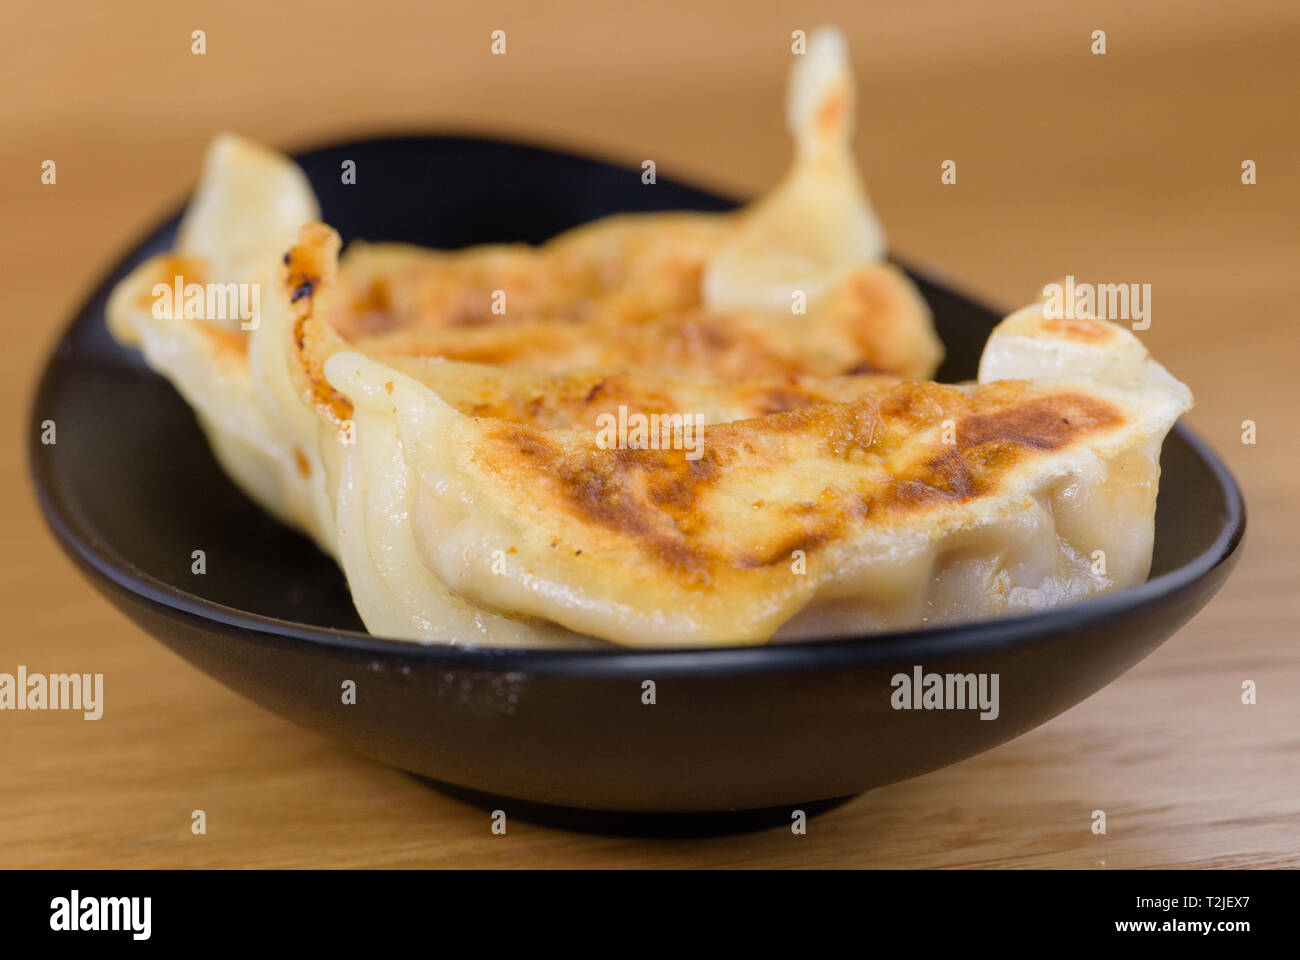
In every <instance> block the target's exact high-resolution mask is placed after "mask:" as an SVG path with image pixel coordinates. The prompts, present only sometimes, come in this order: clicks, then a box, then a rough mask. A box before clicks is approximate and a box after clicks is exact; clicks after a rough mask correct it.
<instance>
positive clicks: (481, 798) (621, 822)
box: [410, 773, 862, 838]
mask: <svg viewBox="0 0 1300 960" xmlns="http://www.w3.org/2000/svg"><path fill="white" fill-rule="evenodd" d="M410 776H412V777H414V778H415V779H417V780H420V781H422V782H424V783H426V784H428V785H429V786H431V787H433V788H434V789H435V790H437V791H438V792H439V793H442V794H445V795H447V796H449V797H452V798H453V799H455V800H459V801H461V802H462V803H467V804H469V805H470V806H473V807H478V808H479V809H481V810H484V811H487V812H489V813H490V812H491V811H493V810H504V811H505V812H506V816H507V817H508V818H509V819H511V820H516V819H517V820H522V821H523V822H524V823H531V824H535V825H537V826H542V827H552V828H555V829H559V830H574V831H578V832H581V833H595V834H603V835H606V836H616V837H665V838H672V837H723V836H728V835H731V834H741V833H754V832H757V831H759V830H772V829H775V828H777V827H785V828H789V826H790V823H791V818H790V815H791V813H792V812H793V811H794V810H802V811H803V812H804V813H805V814H806V815H807V817H808V818H809V819H811V818H812V817H815V816H817V815H818V814H822V813H826V812H827V811H829V810H834V809H835V808H836V807H839V806H841V805H843V804H845V803H847V802H848V801H850V800H852V799H854V797H855V796H862V794H851V795H849V796H845V797H835V798H833V799H831V800H816V801H813V802H810V803H794V804H790V805H788V806H781V807H764V808H761V809H758V810H717V811H710V812H705V813H625V812H622V811H618V810H596V809H589V808H585V807H561V806H555V805H553V804H549V803H534V802H532V801H530V800H516V799H514V798H513V797H502V796H498V795H496V794H492V793H483V792H481V791H478V790H471V789H469V788H468V787H458V786H456V785H455V784H451V783H445V782H443V781H441V780H434V779H432V778H430V777H422V776H420V775H419V774H414V773H413V774H410Z"/></svg>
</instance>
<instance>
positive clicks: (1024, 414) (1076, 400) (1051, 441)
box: [957, 394, 1123, 450]
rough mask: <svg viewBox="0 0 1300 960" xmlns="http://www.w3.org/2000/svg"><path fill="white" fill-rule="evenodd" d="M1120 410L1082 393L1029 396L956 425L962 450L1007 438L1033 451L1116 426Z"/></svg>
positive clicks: (1119, 419)
mask: <svg viewBox="0 0 1300 960" xmlns="http://www.w3.org/2000/svg"><path fill="white" fill-rule="evenodd" d="M1122 419H1123V418H1122V416H1121V414H1120V411H1118V410H1117V409H1115V408H1114V407H1113V406H1111V405H1110V404H1109V403H1106V402H1105V401H1104V400H1098V399H1096V398H1095V397H1089V396H1085V395H1083V394H1065V395H1060V394H1055V395H1050V396H1045V397H1031V398H1029V399H1027V400H1023V401H1021V402H1020V403H1017V404H1015V405H1013V406H1010V407H1007V408H1005V409H1001V410H993V411H990V412H988V413H977V414H973V415H971V416H968V417H965V418H963V419H962V420H961V421H959V422H958V424H957V443H958V445H959V446H960V447H961V448H962V449H968V448H970V447H974V446H977V445H979V444H984V443H994V442H999V441H1006V442H1010V443H1014V444H1018V445H1020V446H1024V447H1033V448H1034V449H1035V450H1060V449H1061V448H1062V447H1065V446H1068V445H1069V444H1070V443H1072V442H1074V441H1076V440H1078V439H1079V438H1080V437H1083V436H1085V435H1087V434H1089V433H1095V432H1096V431H1098V430H1104V429H1107V428H1110V427H1114V426H1117V425H1118V424H1119V423H1120V422H1121V421H1122Z"/></svg>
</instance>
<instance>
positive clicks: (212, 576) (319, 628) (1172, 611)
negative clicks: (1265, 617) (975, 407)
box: [30, 137, 1245, 815]
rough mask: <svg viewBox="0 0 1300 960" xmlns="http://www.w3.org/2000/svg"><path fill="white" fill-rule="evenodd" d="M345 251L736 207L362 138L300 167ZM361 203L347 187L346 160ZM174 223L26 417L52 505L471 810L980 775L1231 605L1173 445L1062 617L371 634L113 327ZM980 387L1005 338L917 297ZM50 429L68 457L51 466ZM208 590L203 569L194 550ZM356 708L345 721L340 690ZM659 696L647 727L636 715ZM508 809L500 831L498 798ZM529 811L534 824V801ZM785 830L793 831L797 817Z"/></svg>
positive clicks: (527, 163)
mask: <svg viewBox="0 0 1300 960" xmlns="http://www.w3.org/2000/svg"><path fill="white" fill-rule="evenodd" d="M297 159H298V162H299V163H300V164H302V166H303V168H304V169H305V170H306V172H307V174H308V176H309V177H310V178H311V181H312V184H313V185H314V187H315V188H316V191H317V194H318V195H319V196H320V199H321V203H322V206H323V208H324V217H325V219H326V220H327V221H328V222H329V223H331V224H333V225H334V226H335V227H336V228H338V230H339V232H340V233H341V234H342V235H343V237H344V239H345V240H350V239H353V238H356V237H364V238H367V239H372V240H405V241H414V242H418V243H422V244H427V245H432V246H438V247H460V246H465V245H467V244H473V243H480V242H484V241H499V240H524V241H530V242H536V241H541V240H544V239H546V238H547V237H550V236H552V235H553V234H555V233H558V232H559V231H561V230H564V229H565V228H568V227H572V226H574V225H576V224H579V223H582V222H583V221H586V220H591V219H593V218H595V217H600V216H604V215H605V214H610V213H614V212H618V211H626V210H660V209H664V210H667V209H678V208H691V209H699V210H723V209H727V208H728V207H730V206H731V205H732V204H731V203H730V202H729V201H726V200H724V199H722V198H720V197H717V196H712V195H709V194H706V193H703V192H700V191H698V190H693V189H690V188H687V187H684V186H680V185H676V184H672V183H669V182H666V181H664V180H660V181H659V182H658V183H657V184H654V185H651V186H647V185H645V184H642V182H641V179H640V176H639V173H638V172H637V171H632V170H625V169H622V168H619V167H616V166H611V165H608V164H605V163H601V162H598V161H594V160H589V159H585V158H581V157H575V156H571V155H569V154H565V153H559V152H552V151H549V150H543V149H537V148H533V147H523V146H518V145H515V144H507V143H499V142H492V141H487V140H479V139H465V138H453V137H403V138H395V139H379V140H364V141H359V142H355V143H348V144H344V145H341V146H334V147H328V148H326V149H322V150H316V151H313V152H311V153H308V154H305V155H303V156H300V157H298V158H297ZM345 159H347V160H355V161H356V164H357V183H356V184H355V185H352V186H344V185H342V184H341V183H340V177H339V170H340V164H341V162H342V161H343V160H345ZM176 223H177V217H175V216H174V217H172V218H170V219H169V220H168V221H167V222H166V223H165V224H163V225H162V226H161V227H159V228H158V229H157V230H155V231H153V232H152V233H151V234H150V235H149V236H148V237H147V238H146V239H145V240H144V242H142V243H140V244H139V245H138V246H136V248H135V249H134V250H132V252H131V253H130V254H129V255H128V256H127V257H126V259H125V260H124V261H123V262H122V263H121V264H120V265H119V266H118V267H117V268H116V269H115V270H113V271H112V273H111V274H110V275H109V276H108V277H106V278H105V279H104V281H103V283H102V284H100V286H99V288H98V289H97V290H96V291H95V293H94V294H93V295H92V296H91V297H90V299H89V301H88V302H87V303H86V304H85V306H84V307H83V308H82V309H81V311H80V312H79V313H78V314H77V317H76V319H75V320H74V321H73V323H72V326H71V327H70V328H69V330H68V331H67V333H66V335H65V336H64V337H63V340H62V341H61V342H60V344H59V346H58V348H57V349H56V350H55V352H54V356H53V357H52V358H51V360H50V363H49V367H48V369H47V370H46V371H45V375H44V378H43V379H42V380H41V384H40V388H39V390H38V393H37V395H36V399H35V403H34V405H33V407H32V412H31V421H32V423H31V427H30V429H31V437H32V439H31V462H32V472H33V474H34V477H35V484H36V491H37V496H38V497H39V499H40V503H41V507H42V508H43V510H44V512H45V516H46V518H47V520H48V521H49V524H50V526H51V528H52V529H53V530H54V533H55V535H56V536H57V537H58V539H59V541H60V542H61V543H62V545H63V547H64V548H65V549H66V550H67V552H68V553H69V554H70V555H71V556H72V557H73V559H74V560H76V562H77V563H78V564H79V565H80V566H81V568H82V569H83V570H85V571H86V572H87V574H88V575H89V576H90V578H91V580H92V582H93V583H94V584H95V585H96V587H98V588H99V589H100V590H101V591H102V592H103V593H104V594H105V595H106V596H107V597H108V598H109V599H110V600H111V601H112V602H113V603H114V604H116V605H117V606H118V607H119V608H120V609H122V610H123V611H124V612H126V613H127V615H129V616H130V617H131V618H132V619H134V620H135V621H136V622H137V623H139V624H140V625H141V626H142V627H143V628H144V629H145V630H146V631H148V632H149V633H151V634H153V635H154V636H156V637H158V638H159V639H161V640H162V641H163V642H164V643H165V644H167V645H168V646H169V647H171V648H172V649H173V650H175V651H176V652H177V653H179V654H180V655H181V656H183V657H185V658H186V659H188V660H190V661H191V662H193V663H194V664H195V665H196V666H198V667H200V668H201V669H203V670H205V671H207V672H208V673H209V674H211V675H212V676H214V677H216V678H217V679H219V680H221V681H222V682H223V683H225V684H227V685H229V686H230V687H232V688H234V689H235V690H238V691H239V692H241V693H243V694H245V695H246V696H248V697H250V698H252V699H253V700H255V701H256V702H258V703H260V704H263V705H264V706H266V707H268V708H270V709H271V710H274V711H276V712H277V713H280V714H282V715H283V716H285V717H287V718H289V719H291V720H293V721H295V722H297V723H299V724H302V725H303V726H305V727H309V728H311V729H313V730H316V731H319V732H320V733H322V734H324V735H325V736H327V737H330V738H332V739H334V740H337V741H338V742H340V743H342V744H345V745H347V746H349V747H351V748H353V749H355V750H357V751H359V752H361V753H364V754H368V755H370V756H372V757H376V758H378V759H380V760H383V761H384V762H386V763H390V764H393V765H395V766H398V767H401V768H404V769H406V770H410V771H414V772H416V773H418V774H421V775H423V776H425V777H429V778H433V779H435V780H437V781H440V782H443V783H446V784H451V785H454V786H456V787H459V788H462V792H464V791H478V792H480V793H481V794H490V795H497V796H500V797H508V798H513V799H514V800H516V801H519V802H522V801H529V802H531V804H530V805H536V804H547V805H559V806H561V807H569V808H584V809H586V810H596V811H633V812H647V813H668V812H703V811H725V810H754V809H759V808H773V807H786V809H787V811H788V808H789V807H790V806H794V805H800V806H803V805H807V804H810V803H813V802H814V801H822V800H827V799H829V798H836V797H841V796H846V795H849V794H853V793H857V792H859V791H862V790H865V789H867V788H869V787H873V786H877V785H880V784H886V783H890V782H891V781H895V780H900V779H903V778H905V777H912V776H916V775H917V774H921V773H924V772H926V771H928V770H933V769H935V768H936V767H941V766H943V765H945V764H949V763H953V762H954V761H957V760H960V759H962V758H963V757H968V756H970V755H971V754H974V753H978V752H979V751H981V750H987V749H988V748H989V747H992V746H995V745H996V744H999V743H1002V742H1004V741H1006V740H1008V739H1010V738H1012V737H1015V736H1017V735H1018V734H1021V733H1024V732H1025V731H1026V730H1029V729H1031V728H1033V727H1035V726H1037V725H1038V724H1040V723H1043V722H1044V721H1046V720H1048V719H1050V718H1052V717H1054V716H1056V715H1057V714H1059V713H1061V712H1062V711H1063V710H1066V709H1067V708H1069V707H1070V706H1072V705H1074V704H1076V703H1078V702H1079V701H1080V700H1082V699H1084V698H1085V697H1087V696H1088V695H1089V694H1091V693H1093V692H1094V691H1095V690H1097V689H1099V688H1100V687H1102V686H1103V685H1105V684H1106V683H1109V682H1110V681H1111V680H1113V679H1114V678H1115V677H1117V676H1119V675H1120V674H1121V673H1123V672H1124V671H1125V670H1127V669H1128V668H1129V667H1131V666H1132V665H1133V664H1134V663H1136V662H1137V661H1138V660H1141V659H1142V658H1143V657H1145V656H1146V655H1147V654H1148V653H1150V652H1151V651H1152V650H1153V649H1155V648H1156V647H1157V646H1158V645H1159V644H1160V643H1162V642H1163V641H1164V640H1165V639H1166V638H1168V637H1169V636H1170V635H1171V634H1172V633H1173V632H1174V631H1175V630H1177V629H1178V628H1179V627H1180V626H1181V625H1182V624H1183V623H1184V622H1186V620H1187V619H1188V618H1189V617H1191V616H1192V615H1193V614H1194V613H1195V612H1196V611H1197V610H1199V609H1200V608H1201V607H1202V606H1203V605H1204V604H1205V603H1206V602H1207V601H1208V600H1209V599H1210V597H1211V596H1213V595H1214V593H1215V591H1216V590H1218V588H1219V586H1220V585H1221V584H1222V583H1223V581H1224V579H1225V578H1226V577H1227V576H1228V573H1229V571H1230V569H1231V568H1232V566H1233V563H1234V561H1235V559H1236V554H1237V552H1238V546H1239V544H1240V542H1241V538H1242V533H1243V531H1244V527H1245V515H1244V509H1243V505H1242V501H1241V495H1240V493H1239V491H1238V490H1237V487H1236V485H1235V484H1234V482H1233V480H1232V478H1231V477H1230V476H1229V474H1228V471H1227V470H1226V469H1225V468H1224V466H1223V464H1222V463H1220V462H1219V460H1218V458H1217V457H1215V455H1214V454H1213V453H1212V452H1211V451H1210V450H1209V449H1208V448H1207V447H1206V446H1205V444H1204V443H1203V442H1202V441H1201V440H1199V439H1198V438H1197V437H1196V436H1195V435H1194V434H1192V433H1191V431H1189V430H1187V429H1186V428H1183V427H1178V428H1176V429H1175V430H1174V431H1173V433H1172V434H1171V435H1170V437H1169V439H1168V440H1167V441H1166V442H1165V446H1164V453H1163V456H1162V469H1163V473H1162V476H1161V483H1160V501H1159V510H1158V513H1157V517H1156V543H1155V562H1154V565H1153V569H1152V576H1151V579H1150V580H1149V581H1148V582H1147V583H1145V584H1143V585H1142V586H1139V587H1136V588H1133V589H1131V590H1125V591H1123V592H1120V593H1116V594H1113V595H1110V596H1106V597H1103V598H1100V599H1096V600H1089V601H1087V602H1084V603H1079V604H1074V605H1070V606H1066V607H1061V608H1059V609H1055V610H1052V611H1050V612H1046V613H1036V614H1029V615H1023V616H1015V617H1008V618H1005V619H1000V620H992V621H987V622H983V623H972V624H968V625H958V626H947V627H939V628H930V629H921V630H914V631H907V632H901V633H889V634H876V635H870V636H851V637H844V638H841V639H835V640H827V641H824V642H817V643H811V644H808V643H805V644H772V645H769V646H763V647H753V648H747V649H723V650H707V649H682V650H666V651H655V652H632V651H626V652H623V651H601V652H564V651H546V650H536V651H507V650H475V649H447V648H443V647H425V646H420V645H417V644H412V643H403V642H398V641H393V640H386V639H383V638H380V637H372V636H369V635H367V634H366V633H365V632H364V631H363V629H362V626H361V623H360V621H359V620H358V619H357V615H356V613H355V612H354V610H353V609H352V604H351V602H350V600H349V597H348V590H347V586H346V584H345V582H344V580H343V577H342V575H341V574H340V572H339V570H338V569H337V568H336V567H335V565H334V564H333V563H332V562H331V561H330V560H328V559H327V558H326V557H324V556H323V555H322V554H320V553H319V552H317V550H316V549H315V548H314V547H313V546H312V545H311V544H310V543H308V541H306V540H305V539H303V538H302V537H300V536H298V535H297V534H295V533H293V532H292V531H290V530H287V529H285V528H283V527H281V526H279V525H278V524H276V523H275V522H274V521H272V520H270V519H268V518H267V517H266V516H265V515H264V514H263V513H262V512H261V511H260V510H259V509H258V508H256V507H255V506H254V505H253V504H252V503H251V502H250V501H249V500H247V499H246V498H245V497H244V496H243V495H242V494H241V493H240V492H239V491H238V490H236V489H235V487H234V486H233V485H232V484H231V483H230V482H229V481H228V480H227V479H226V478H225V476H224V475H223V474H222V472H221V470H220V469H219V468H218V467H217V464H216V462H215V461H214V460H213V457H212V454H211V453H210V452H209V450H208V447H207V444H206V443H205V442H204V439H203V437H202V435H201V434H200V431H199V429H198V427H197V425H196V423H195V420H194V417H193V415H192V414H191V413H190V410H189V408H188V407H187V406H186V405H185V403H184V402H183V401H182V400H181V398H180V397H179V396H178V395H177V394H176V393H175V392H174V391H173V390H172V388H171V387H170V386H169V385H168V384H167V383H166V382H165V381H164V380H162V379H161V378H160V377H158V376H156V375H154V374H153V373H151V372H150V371H149V370H148V369H146V368H145V367H144V365H143V364H142V362H141V360H140V358H139V357H138V356H137V355H136V354H135V353H134V352H133V351H131V350H125V349H123V348H121V347H119V346H118V345H117V344H116V343H114V342H113V341H112V339H111V338H110V337H109V336H108V334H107V332H106V331H105V328H104V303H105V300H106V298H107V296H108V293H109V291H110V290H111V289H112V288H113V285H114V284H116V283H117V281H118V280H119V279H120V278H121V277H122V276H123V275H124V274H125V273H126V272H127V271H128V270H129V269H130V268H131V267H133V266H134V265H135V264H137V263H139V262H140V261H141V260H143V259H144V258H145V257H147V256H149V255H151V254H153V253H155V252H158V251H160V250H163V249H165V248H167V247H169V246H170V245H171V242H172V237H173V234H174V231H175V228H176ZM916 280H917V282H918V284H919V285H920V288H921V291H922V292H923V293H924V295H925V297H926V299H927V300H928V301H929V302H930V305H931V307H932V308H933V310H934V315H935V321H936V323H937V325H938V329H939V333H940V335H941V336H942V337H943V340H944V342H945V344H946V345H947V349H948V359H947V361H946V363H945V364H944V368H943V370H941V371H940V377H941V379H962V378H969V377H971V376H973V374H974V372H975V368H976V364H977V361H978V358H979V353H980V349H981V348H982V347H983V344H984V339H985V337H986V335H987V334H988V331H989V330H990V329H991V328H992V326H993V324H994V323H995V322H996V321H997V320H998V319H999V314H998V313H996V312H994V311H993V310H990V309H988V308H986V307H982V306H980V305H978V304H976V303H973V302H972V301H970V300H969V299H967V298H965V297H963V296H961V295H960V294H957V293H954V292H952V291H950V290H948V289H946V288H944V287H943V286H941V285H939V284H937V283H934V282H932V281H929V280H926V279H925V278H924V277H917V278H916ZM44 420H54V421H55V422H56V423H57V438H58V442H57V443H56V444H54V445H50V446H45V445H43V444H42V443H41V442H40V424H41V422H42V421H44ZM196 549H202V550H204V551H206V554H207V572H206V574H205V575H202V576H196V575H194V574H192V573H191V572H190V566H191V558H190V557H191V552H192V551H194V550H196ZM918 665H919V666H921V667H923V668H924V669H925V670H926V671H927V672H938V673H972V672H973V673H977V674H978V673H997V674H999V675H1000V689H999V694H1000V695H999V699H1000V714H999V716H998V717H997V719H995V720H983V719H980V717H979V716H978V715H977V713H975V712H972V711H960V710H933V711H919V710H907V711H896V710H894V709H892V708H891V705H890V694H891V693H892V688H891V685H890V679H891V677H892V676H893V675H894V674H896V673H900V672H901V673H907V674H910V673H911V672H912V670H913V668H914V667H915V666H918ZM345 680H354V681H356V684H357V701H356V704H355V705H344V704H343V703H342V702H341V701H342V697H341V687H342V684H343V681H345ZM645 680H654V681H655V683H656V686H657V698H656V699H657V702H656V704H655V705H653V706H647V705H644V704H643V703H642V683H643V681H645ZM501 803H502V804H503V805H504V806H505V807H506V809H510V807H509V804H508V803H506V802H505V801H501ZM519 805H520V806H522V803H520V804H519ZM787 815H788V814H787Z"/></svg>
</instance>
